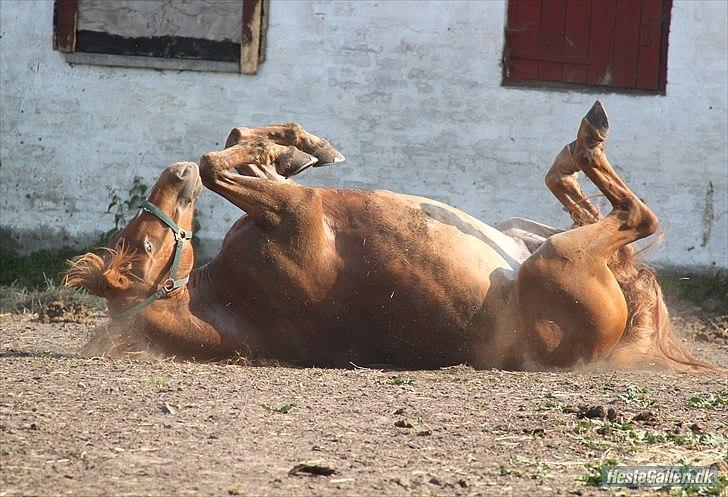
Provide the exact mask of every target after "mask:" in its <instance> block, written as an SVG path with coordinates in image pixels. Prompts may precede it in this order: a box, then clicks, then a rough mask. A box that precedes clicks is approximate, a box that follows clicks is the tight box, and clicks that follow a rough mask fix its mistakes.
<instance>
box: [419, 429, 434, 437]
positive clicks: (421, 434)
mask: <svg viewBox="0 0 728 497" xmlns="http://www.w3.org/2000/svg"><path fill="white" fill-rule="evenodd" d="M430 435H432V431H431V430H420V431H418V432H417V436H418V437H429V436H430Z"/></svg>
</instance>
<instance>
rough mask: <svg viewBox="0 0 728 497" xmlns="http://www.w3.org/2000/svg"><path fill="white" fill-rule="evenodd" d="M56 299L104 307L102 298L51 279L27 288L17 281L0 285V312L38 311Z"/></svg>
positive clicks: (98, 307) (99, 307)
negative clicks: (41, 284)
mask: <svg viewBox="0 0 728 497" xmlns="http://www.w3.org/2000/svg"><path fill="white" fill-rule="evenodd" d="M56 301H61V302H64V303H67V304H68V303H71V302H77V303H79V304H81V305H82V306H84V307H87V308H89V309H98V310H103V309H104V308H105V305H104V301H103V300H102V299H100V298H98V297H96V296H94V295H90V294H88V293H86V292H84V291H82V290H79V289H77V288H65V287H63V286H60V285H59V284H58V283H56V282H55V281H52V280H46V282H45V287H42V288H27V287H23V286H21V285H20V284H17V283H14V284H11V285H9V286H0V313H6V312H13V313H22V312H40V311H41V309H43V308H44V307H45V306H46V305H48V304H50V303H53V302H56Z"/></svg>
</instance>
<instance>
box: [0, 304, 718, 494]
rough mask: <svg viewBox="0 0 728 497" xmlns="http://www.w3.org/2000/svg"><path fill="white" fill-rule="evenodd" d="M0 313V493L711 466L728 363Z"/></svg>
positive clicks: (291, 489)
mask: <svg viewBox="0 0 728 497" xmlns="http://www.w3.org/2000/svg"><path fill="white" fill-rule="evenodd" d="M681 319H682V321H680V320H678V321H679V322H680V324H681V326H683V327H685V329H686V330H687V331H688V332H689V333H688V335H689V336H690V337H695V338H696V339H697V340H696V341H695V342H693V348H694V349H695V350H696V351H697V352H698V354H699V355H700V356H701V357H703V358H706V359H710V360H711V361H712V362H714V363H719V364H721V365H723V366H728V345H727V344H726V343H725V341H720V340H714V341H710V340H709V341H703V340H700V338H701V336H698V335H701V334H707V335H706V336H708V337H709V338H710V337H711V336H713V335H711V333H712V331H710V329H707V330H706V329H703V328H701V325H700V319H699V318H690V317H683V318H681ZM691 319H692V320H691ZM696 320H697V321H696ZM686 323H687V324H686ZM711 326H712V325H711ZM0 327H1V328H2V344H1V348H0V369H1V372H2V389H1V390H2V394H1V398H0V401H1V402H0V434H1V437H2V444H1V447H0V463H1V464H2V474H1V476H0V478H1V484H2V485H1V489H0V492H2V494H3V495H8V496H10V495H20V494H26V495H27V494H33V495H130V494H133V495H139V494H144V495H184V494H195V495H312V494H315V495H342V494H344V495H430V494H432V495H506V494H516V495H526V494H530V495H537V494H539V495H540V494H558V495H605V492H604V491H602V490H600V489H598V488H597V487H593V486H589V485H587V484H586V482H585V481H584V480H585V478H587V477H588V476H589V475H590V474H592V473H593V471H594V468H595V467H598V466H600V465H602V464H605V463H609V462H611V461H613V460H614V461H619V462H623V463H629V464H631V463H672V464H676V463H679V462H681V461H684V462H691V461H692V462H694V463H696V464H698V463H704V464H708V463H713V462H720V461H721V460H722V461H723V464H725V458H726V438H725V435H726V433H727V432H728V426H726V408H725V405H722V404H721V403H720V402H718V401H717V400H716V399H719V398H721V399H725V398H726V397H728V393H727V392H728V380H727V379H726V377H725V376H723V377H720V376H717V375H705V376H687V375H673V374H667V373H655V372H635V371H628V372H613V371H596V372H559V373H511V372H503V371H474V370H472V369H470V368H468V367H463V366H459V367H453V368H448V369H443V370H437V371H382V370H369V369H353V370H336V369H296V368H287V367H245V366H239V365H226V364H196V363H173V362H168V361H156V362H143V361H138V360H114V361H111V360H101V359H93V360H90V359H80V358H77V357H74V356H73V355H72V353H73V351H74V350H75V349H77V348H78V347H80V346H81V345H83V343H84V341H85V340H86V339H87V337H88V335H89V334H90V332H91V330H92V329H93V327H94V326H93V324H88V323H85V324H78V323H69V322H60V323H55V322H53V323H42V322H38V321H37V320H33V319H31V317H30V316H26V317H22V316H17V315H12V316H7V315H6V316H3V317H0ZM719 331H720V330H719ZM721 395H722V397H721ZM696 398H699V399H700V402H699V401H698V400H695V399H696ZM711 399H712V400H711ZM723 471H725V467H723ZM637 493H638V492H636V491H627V494H628V495H636V494H637Z"/></svg>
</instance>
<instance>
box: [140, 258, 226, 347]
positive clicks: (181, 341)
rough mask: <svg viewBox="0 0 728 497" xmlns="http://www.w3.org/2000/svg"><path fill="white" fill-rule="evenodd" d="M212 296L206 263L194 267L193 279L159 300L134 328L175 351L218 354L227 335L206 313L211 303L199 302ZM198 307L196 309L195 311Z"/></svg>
mask: <svg viewBox="0 0 728 497" xmlns="http://www.w3.org/2000/svg"><path fill="white" fill-rule="evenodd" d="M209 297H210V286H209V281H208V279H207V278H206V268H205V266H203V267H201V268H197V269H193V270H192V272H191V273H190V281H189V283H188V284H187V285H185V286H183V287H181V288H179V289H178V290H177V291H175V292H174V293H171V294H169V295H168V296H167V297H166V298H162V299H159V300H157V301H155V302H154V303H152V304H151V305H150V306H149V307H147V308H146V309H144V311H142V312H141V313H140V314H138V315H137V316H136V318H135V320H134V327H135V328H137V329H139V330H143V331H144V332H145V333H147V334H148V335H150V336H152V337H154V338H155V341H156V340H158V339H161V340H160V341H161V342H163V343H164V346H165V347H166V348H167V349H169V351H170V352H171V353H175V352H180V353H182V352H184V353H186V354H190V353H191V355H198V356H214V355H215V353H216V352H217V351H218V350H219V349H220V346H221V345H222V341H223V337H222V336H221V334H220V332H219V331H218V330H216V329H215V328H214V327H213V326H212V325H211V324H210V323H212V322H213V320H212V317H213V316H208V315H206V312H205V311H206V310H208V309H210V307H211V306H208V305H195V304H197V303H201V302H205V301H206V300H208V299H209ZM192 309H194V312H193V311H192Z"/></svg>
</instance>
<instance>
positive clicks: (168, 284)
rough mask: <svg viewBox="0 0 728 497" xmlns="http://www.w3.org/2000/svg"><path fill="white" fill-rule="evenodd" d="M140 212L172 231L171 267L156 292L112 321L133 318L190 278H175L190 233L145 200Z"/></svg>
mask: <svg viewBox="0 0 728 497" xmlns="http://www.w3.org/2000/svg"><path fill="white" fill-rule="evenodd" d="M142 210H143V211H146V212H148V213H149V214H152V215H153V216H155V217H157V219H159V220H160V221H162V222H163V223H164V224H166V225H167V226H168V227H169V229H171V230H172V232H173V233H174V239H175V240H177V242H176V244H175V246H174V256H173V258H172V266H171V267H170V268H169V275H168V276H167V279H166V280H164V283H162V286H160V287H159V288H158V289H157V291H156V292H154V293H153V294H151V295H150V296H149V297H147V298H145V299H144V300H142V301H141V302H139V303H137V304H134V305H133V306H131V307H130V308H128V309H127V310H125V311H124V312H121V313H119V314H117V315H116V316H112V319H128V318H130V317H132V316H134V315H135V314H136V313H138V312H139V311H141V310H142V309H144V308H145V307H147V306H148V305H149V304H151V303H152V302H154V301H155V300H157V299H158V298H160V297H162V296H164V295H167V294H168V293H169V292H171V291H172V290H175V289H177V288H179V287H181V286H184V285H186V284H187V282H188V281H189V279H190V277H189V275H187V276H185V277H184V278H180V279H176V278H177V269H178V268H179V261H180V259H181V258H182V248H183V247H184V244H185V240H190V239H191V238H192V233H188V232H186V231H185V230H183V229H182V228H180V227H179V226H178V225H177V223H175V222H174V220H173V219H172V218H171V217H169V216H168V215H167V214H165V213H164V212H162V211H161V210H160V209H159V207H157V206H156V205H154V204H153V203H151V202H150V201H149V200H145V201H144V202H142Z"/></svg>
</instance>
